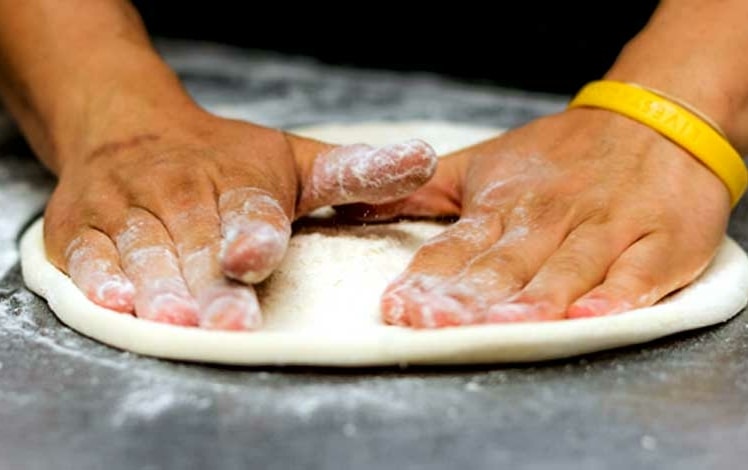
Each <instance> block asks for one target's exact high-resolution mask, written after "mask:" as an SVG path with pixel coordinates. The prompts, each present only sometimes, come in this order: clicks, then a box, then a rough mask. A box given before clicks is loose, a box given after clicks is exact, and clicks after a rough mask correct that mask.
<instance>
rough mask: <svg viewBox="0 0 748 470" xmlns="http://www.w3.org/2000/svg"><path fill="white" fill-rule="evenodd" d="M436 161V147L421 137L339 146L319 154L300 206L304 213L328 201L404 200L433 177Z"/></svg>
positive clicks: (305, 178) (305, 180)
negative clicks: (400, 140) (375, 143)
mask: <svg viewBox="0 0 748 470" xmlns="http://www.w3.org/2000/svg"><path fill="white" fill-rule="evenodd" d="M295 139H299V138H298V137H296V138H295ZM295 139H292V140H291V141H292V145H293V142H294V141H296V140H295ZM296 148H299V147H298V145H297V146H296ZM295 152H296V149H295ZM436 162H437V157H436V153H435V152H434V150H433V149H432V148H431V146H429V145H428V144H426V143H425V142H423V141H421V140H417V139H414V140H409V141H406V142H402V143H397V144H392V145H386V146H383V147H372V146H370V145H366V144H353V145H344V146H340V147H333V148H331V149H328V150H326V151H323V152H322V153H319V154H318V155H316V157H315V158H314V162H313V164H312V165H311V167H310V168H309V170H308V173H307V174H306V175H304V176H303V177H302V179H301V185H302V192H301V197H300V199H299V204H298V205H297V210H298V212H299V214H301V215H303V214H306V213H308V212H310V211H312V210H314V209H316V208H318V207H323V206H328V205H342V204H350V203H354V202H365V203H380V202H387V201H393V200H397V199H400V198H402V197H404V196H406V195H408V194H410V193H412V192H413V191H415V190H416V189H418V188H419V187H421V186H422V185H423V184H424V183H426V182H427V181H428V180H429V179H430V178H431V177H432V176H433V174H434V171H435V170H436Z"/></svg>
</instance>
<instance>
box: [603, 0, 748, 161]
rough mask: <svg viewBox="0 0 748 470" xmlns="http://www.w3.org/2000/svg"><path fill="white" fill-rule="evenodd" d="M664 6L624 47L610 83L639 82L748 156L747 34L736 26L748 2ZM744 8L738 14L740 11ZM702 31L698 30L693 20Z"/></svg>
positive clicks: (746, 8) (610, 77)
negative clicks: (694, 114) (694, 113)
mask: <svg viewBox="0 0 748 470" xmlns="http://www.w3.org/2000/svg"><path fill="white" fill-rule="evenodd" d="M709 3H710V2H704V1H698V0H691V1H680V0H679V1H678V2H674V1H671V2H663V3H662V5H661V7H660V9H659V11H658V12H656V14H655V15H654V16H653V18H652V20H651V21H650V23H649V24H648V26H647V27H646V28H645V29H644V30H643V31H642V32H641V33H639V34H638V35H637V36H636V37H635V38H634V39H633V40H631V41H630V42H629V43H628V44H627V45H626V47H625V48H624V49H623V51H622V52H621V54H620V55H619V57H618V59H617V60H616V62H615V64H614V65H613V66H612V67H611V69H610V70H609V71H608V73H607V74H606V75H605V77H604V78H605V79H608V80H616V81H621V82H630V83H636V84H639V85H641V86H644V87H647V88H650V89H652V90H658V91H660V92H662V93H664V94H666V95H667V96H668V97H671V98H676V99H677V100H678V101H680V102H681V103H687V104H688V105H690V106H691V107H693V108H695V109H696V110H698V111H699V112H700V113H701V114H703V115H705V116H708V117H709V120H711V121H713V122H715V123H716V124H717V125H718V126H719V128H720V129H721V130H722V131H723V132H724V134H725V136H726V137H727V139H728V141H729V142H730V143H731V144H732V145H733V146H734V147H735V148H736V149H737V150H738V152H739V153H740V154H741V155H746V154H748V82H746V80H745V77H746V75H748V59H746V57H748V56H746V54H745V48H746V47H747V46H748V32H746V31H744V30H743V29H744V28H742V27H738V28H734V26H735V25H734V23H735V17H739V16H740V14H739V13H740V12H746V13H748V4H745V2H741V1H732V2H730V1H728V2H725V4H724V5H720V6H714V5H709ZM738 10H739V11H738ZM694 18H697V19H698V22H699V23H698V24H699V27H694V23H693V19H694Z"/></svg>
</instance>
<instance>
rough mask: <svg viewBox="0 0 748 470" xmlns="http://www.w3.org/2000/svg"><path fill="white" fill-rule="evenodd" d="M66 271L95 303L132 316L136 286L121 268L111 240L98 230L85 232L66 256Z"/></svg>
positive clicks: (79, 236)
mask: <svg viewBox="0 0 748 470" xmlns="http://www.w3.org/2000/svg"><path fill="white" fill-rule="evenodd" d="M65 259H66V265H67V272H68V274H69V275H70V278H71V279H72V280H73V282H74V283H75V285H77V286H78V288H80V289H81V290H82V291H83V293H84V294H85V295H86V297H88V298H89V299H90V300H91V301H92V302H94V303H96V304H98V305H100V306H102V307H104V308H108V309H111V310H116V311H118V312H125V313H132V312H133V310H134V308H135V305H134V302H135V286H133V284H132V282H130V280H129V279H128V278H127V276H126V275H125V273H124V272H123V271H122V268H121V267H120V260H119V253H117V249H116V247H115V246H114V243H113V242H112V240H111V239H110V238H109V237H108V236H106V235H104V234H103V233H102V232H100V231H98V230H95V229H85V230H84V231H83V232H82V233H81V234H80V235H78V236H77V237H76V238H75V239H74V240H73V241H72V242H71V243H70V245H68V248H67V250H66V253H65Z"/></svg>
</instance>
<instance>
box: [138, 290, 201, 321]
mask: <svg viewBox="0 0 748 470" xmlns="http://www.w3.org/2000/svg"><path fill="white" fill-rule="evenodd" d="M142 303H143V305H138V304H139V302H137V301H136V306H135V310H136V312H137V315H138V317H139V318H143V319H146V320H151V321H155V322H158V323H167V324H170V325H176V326H198V306H197V303H196V302H195V301H194V300H192V299H190V298H185V297H182V296H179V295H175V294H173V293H170V292H164V293H161V294H157V295H155V296H153V297H150V298H148V299H147V301H146V302H142Z"/></svg>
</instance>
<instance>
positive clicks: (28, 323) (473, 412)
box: [0, 43, 748, 470]
mask: <svg viewBox="0 0 748 470" xmlns="http://www.w3.org/2000/svg"><path fill="white" fill-rule="evenodd" d="M162 48H163V50H164V52H165V53H166V54H167V56H168V57H169V60H170V61H171V63H172V64H173V65H174V66H175V67H176V68H177V69H178V70H179V71H180V73H181V76H182V77H183V79H184V80H185V82H186V83H187V85H188V87H189V89H190V90H191V91H192V93H193V94H194V95H195V96H196V97H197V98H198V99H199V100H200V101H201V103H203V104H204V105H205V106H207V107H209V108H211V109H213V110H215V111H216V112H220V113H223V114H226V115H230V116H234V117H241V118H246V119H250V120H255V121H259V122H261V123H264V124H268V125H276V126H284V127H290V126H295V125H302V124H311V123H316V122H327V121H351V120H355V121H360V120H381V119H391V120H405V119H434V120H451V121H457V122H463V123H476V124H481V125H494V126H501V127H511V126H516V125H518V124H521V123H523V122H526V121H527V120H529V119H531V118H533V117H536V116H540V115H543V114H547V113H550V112H553V111H555V110H558V109H561V107H562V106H563V104H564V102H565V98H564V97H552V96H538V95H529V94H524V93H519V92H512V91H507V90H498V89H489V88H481V87H474V86H467V85H463V84H458V83H454V82H450V81H447V80H444V79H441V78H438V77H434V76H427V75H397V74H391V73H384V72H373V71H353V70H346V69H339V68H329V67H323V66H319V65H317V64H314V63H312V62H308V61H305V60H298V59H290V58H277V57H271V56H262V55H256V54H247V53H245V52H240V51H236V50H232V49H226V48H216V47H213V46H210V45H199V44H184V43H170V44H166V43H162ZM13 136H14V132H13V130H12V129H11V127H10V126H8V125H7V122H0V277H1V279H0V469H2V470H5V469H49V468H54V469H59V470H64V469H77V470H84V469H98V468H106V469H109V470H119V469H123V470H124V469H127V470H133V469H143V470H145V469H148V470H156V469H167V468H168V469H183V468H229V469H247V468H262V469H265V470H273V469H290V468H294V469H295V468H303V469H374V468H392V469H398V470H400V469H402V470H409V469H426V468H429V469H432V468H434V469H437V468H438V469H456V468H460V467H464V468H466V469H467V468H469V469H471V470H473V469H474V470H478V469H496V468H523V469H546V468H553V469H574V470H582V469H604V468H609V469H627V470H628V469H632V468H636V469H640V468H643V469H648V468H658V469H659V468H674V469H679V470H689V469H704V468H742V467H743V466H745V464H744V463H743V462H744V461H745V460H746V459H748V446H746V442H748V360H746V358H747V357H748V329H747V328H746V318H745V316H744V315H740V316H738V317H736V318H735V319H733V320H732V321H730V322H728V323H726V324H724V325H720V326H717V327H713V328H708V329H705V330H703V331H699V332H692V333H688V334H683V335H679V336H677V337H673V338H668V339H666V340H662V341H658V342H655V343H651V344H646V345H640V346H636V347H632V348H628V349H623V350H617V351H608V352H605V353H600V354H595V355H590V356H586V357H583V358H577V359H573V360H564V361H559V362H555V363H546V364H542V365H534V366H522V367H479V368H475V367H474V368H467V369H465V368H453V369H444V368H442V369H408V370H398V369H378V370H363V371H340V370H318V369H308V368H304V369H290V370H289V369H283V370H279V369H241V368H220V367H208V366H200V365H190V364H180V363H171V362H166V361H159V360H154V359H149V358H143V357H138V356H136V355H134V354H129V353H123V352H119V351H117V350H115V349H111V348H109V347H106V346H103V345H99V344H98V343H96V342H94V341H91V340H89V339H87V338H84V337H81V336H79V335H77V334H76V333H73V332H72V331H70V330H68V329H67V328H65V327H64V326H62V325H60V323H59V322H57V321H56V320H55V319H54V317H53V316H52V314H51V313H50V312H49V310H48V309H47V308H46V306H45V304H44V302H43V301H41V300H40V299H38V298H36V297H35V296H34V295H32V294H30V293H29V292H28V291H26V290H25V289H24V288H23V284H22V279H21V277H20V272H19V268H18V265H17V252H16V246H15V237H16V235H17V234H18V231H19V230H20V229H21V228H22V227H23V225H24V224H25V223H26V222H27V221H28V220H29V219H30V217H32V216H33V215H34V214H35V213H36V211H37V210H38V209H39V208H40V207H41V206H42V205H43V203H44V201H45V200H46V198H47V196H48V194H49V189H50V188H51V185H52V184H53V182H52V179H51V178H50V177H49V176H48V175H46V173H45V172H44V171H43V170H42V169H41V168H40V166H39V165H38V164H37V163H36V162H35V161H34V159H33V158H32V157H31V156H30V154H29V152H28V150H26V149H25V148H24V147H23V145H20V142H19V140H18V139H17V138H14V137H13ZM730 234H731V235H732V236H733V237H734V238H736V239H737V240H738V242H739V243H740V244H741V245H742V246H744V247H748V226H747V225H746V206H745V205H741V206H740V207H739V208H738V209H737V210H736V212H735V214H734V216H733V220H732V224H731V227H730Z"/></svg>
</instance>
